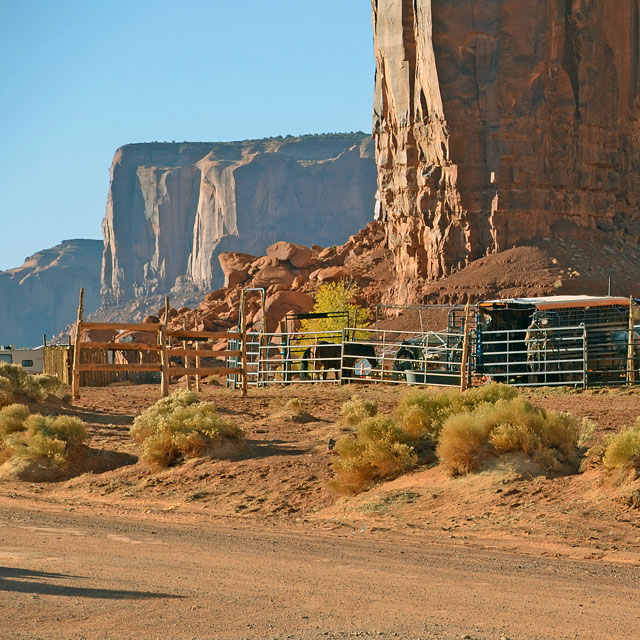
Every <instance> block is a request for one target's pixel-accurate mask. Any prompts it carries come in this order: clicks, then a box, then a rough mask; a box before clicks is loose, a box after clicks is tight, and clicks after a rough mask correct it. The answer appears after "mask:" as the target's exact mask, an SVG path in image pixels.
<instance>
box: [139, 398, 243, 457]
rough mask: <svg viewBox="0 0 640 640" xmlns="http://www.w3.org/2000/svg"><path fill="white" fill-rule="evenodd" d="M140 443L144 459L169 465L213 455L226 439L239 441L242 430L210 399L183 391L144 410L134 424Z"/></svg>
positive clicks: (241, 436)
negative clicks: (217, 409) (222, 414)
mask: <svg viewBox="0 0 640 640" xmlns="http://www.w3.org/2000/svg"><path fill="white" fill-rule="evenodd" d="M131 435H132V437H133V438H134V439H135V440H136V441H138V442H139V443H141V445H142V452H141V456H140V457H141V458H142V459H143V460H145V461H146V462H149V463H151V464H152V465H154V466H157V467H168V466H171V465H174V464H177V463H179V462H181V461H182V460H185V459H187V458H197V457H201V456H205V455H214V454H215V452H216V449H218V448H219V447H220V446H221V445H222V444H223V443H224V442H230V441H238V440H240V439H242V438H243V437H244V433H243V431H242V430H241V429H240V428H238V427H237V426H236V425H235V424H233V423H231V422H229V421H228V420H225V419H224V418H222V417H221V416H220V415H219V414H218V413H217V411H216V407H215V405H214V404H213V403H211V402H198V400H197V398H196V397H195V395H194V394H192V393H190V392H184V391H180V392H177V393H175V394H173V395H171V396H169V397H168V398H163V399H162V400H159V401H158V402H157V403H156V404H155V405H153V406H151V407H149V408H148V409H147V410H146V411H144V412H143V413H141V414H140V415H139V416H138V417H137V418H136V419H135V420H134V422H133V425H132V427H131Z"/></svg>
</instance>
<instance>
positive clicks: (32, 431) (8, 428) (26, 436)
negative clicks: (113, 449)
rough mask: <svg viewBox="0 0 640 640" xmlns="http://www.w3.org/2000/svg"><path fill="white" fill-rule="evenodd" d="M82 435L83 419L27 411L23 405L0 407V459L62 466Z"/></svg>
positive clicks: (83, 433)
mask: <svg viewBox="0 0 640 640" xmlns="http://www.w3.org/2000/svg"><path fill="white" fill-rule="evenodd" d="M85 438H86V432H85V428H84V423H83V422H82V420H80V419H79V418H75V417H72V416H43V415H40V414H39V413H34V414H29V410H28V408H27V407H26V406H24V405H20V404H12V405H9V406H7V407H3V408H2V409H0V461H2V462H5V461H7V460H9V459H11V458H21V459H23V460H28V461H30V462H42V461H48V462H50V463H51V464H53V466H55V467H57V468H58V469H64V468H65V467H66V466H67V464H68V463H69V462H70V461H71V460H72V458H73V453H74V451H75V450H76V449H77V447H78V446H79V445H80V444H82V442H83V440H84V439H85Z"/></svg>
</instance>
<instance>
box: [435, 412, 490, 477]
mask: <svg viewBox="0 0 640 640" xmlns="http://www.w3.org/2000/svg"><path fill="white" fill-rule="evenodd" d="M486 441H487V434H486V433H485V430H484V428H483V426H482V425H481V424H480V423H479V421H478V420H477V417H476V416H474V415H473V414H472V413H460V414H457V415H452V416H449V418H448V419H447V421H446V424H445V426H444V427H443V429H442V433H441V434H440V442H439V443H438V447H437V454H438V457H439V458H440V460H441V462H442V463H443V464H444V465H445V467H446V468H447V470H448V471H449V472H450V473H451V474H452V475H463V474H465V473H471V472H472V471H475V469H476V468H477V467H478V465H479V462H480V456H481V451H482V447H483V445H485V443H486Z"/></svg>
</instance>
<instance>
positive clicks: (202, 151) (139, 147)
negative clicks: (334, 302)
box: [102, 134, 376, 306]
mask: <svg viewBox="0 0 640 640" xmlns="http://www.w3.org/2000/svg"><path fill="white" fill-rule="evenodd" d="M373 155H374V151H373V140H372V138H371V137H370V136H367V135H365V134H331V135H329V134H328V135H318V136H303V137H300V138H293V137H286V138H270V139H265V140H253V141H252V140H248V141H244V142H229V143H184V144H168V143H167V144H160V143H154V144H131V145H126V146H124V147H122V148H120V149H118V151H117V152H116V154H115V157H114V160H113V164H112V166H111V184H110V188H109V196H108V201H107V210H106V215H105V218H104V222H103V233H104V244H105V246H104V258H103V270H102V296H103V304H104V305H106V306H109V305H114V304H121V303H123V302H125V301H127V300H131V299H133V298H137V297H140V296H148V295H153V294H160V293H169V292H171V291H172V290H173V291H174V292H176V291H180V292H181V293H182V294H183V295H184V293H185V292H188V291H193V295H194V296H198V293H200V295H199V297H200V298H201V297H202V293H206V292H207V291H211V289H213V288H216V287H218V286H221V285H222V284H223V275H222V271H221V269H220V266H219V264H218V259H217V257H218V255H219V254H220V253H222V252H225V251H227V252H228V251H234V252H244V253H249V254H255V255H261V254H263V253H264V251H265V250H266V248H267V247H268V246H269V245H271V244H273V243H275V242H277V241H279V240H285V241H289V242H292V243H301V244H311V243H315V242H317V243H320V244H323V245H333V244H340V243H342V242H344V241H345V240H346V239H347V237H348V236H349V235H350V234H351V233H354V232H355V231H357V230H358V229H360V228H361V227H363V226H364V225H365V224H366V223H367V222H368V221H370V220H371V218H372V215H373V208H374V203H375V190H376V168H375V162H374V158H373ZM308 259H309V255H308V254H300V255H299V256H298V257H297V260H298V263H299V264H302V263H303V262H304V261H305V260H308ZM230 277H232V278H236V277H237V273H235V274H234V275H231V276H230ZM274 277H279V275H278V274H275V273H271V272H267V273H265V274H264V281H263V284H265V285H266V286H269V282H271V281H272V280H273V278H274ZM234 282H237V281H234ZM227 284H229V283H227Z"/></svg>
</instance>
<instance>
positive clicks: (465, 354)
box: [460, 302, 471, 391]
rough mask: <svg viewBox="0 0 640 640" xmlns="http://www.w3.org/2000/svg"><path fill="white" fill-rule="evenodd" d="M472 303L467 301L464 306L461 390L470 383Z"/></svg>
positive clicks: (465, 388) (464, 389)
mask: <svg viewBox="0 0 640 640" xmlns="http://www.w3.org/2000/svg"><path fill="white" fill-rule="evenodd" d="M470 312H471V304H470V303H469V302H467V306H466V307H465V308H464V337H463V339H462V357H461V358H460V391H466V390H467V387H468V386H469V385H468V380H467V377H468V374H469V367H468V364H469V362H468V361H469V333H470V327H469V316H470V315H471V313H470Z"/></svg>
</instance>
